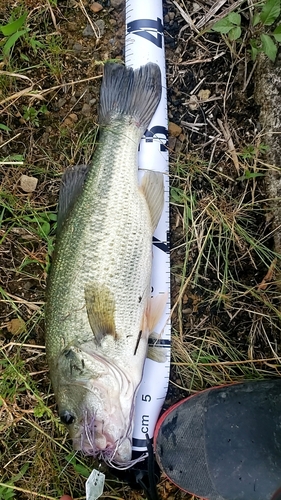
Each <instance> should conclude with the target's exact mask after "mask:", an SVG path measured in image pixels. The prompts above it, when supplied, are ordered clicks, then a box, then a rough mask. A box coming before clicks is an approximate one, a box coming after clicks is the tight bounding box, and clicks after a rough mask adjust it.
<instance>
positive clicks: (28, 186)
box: [20, 175, 38, 193]
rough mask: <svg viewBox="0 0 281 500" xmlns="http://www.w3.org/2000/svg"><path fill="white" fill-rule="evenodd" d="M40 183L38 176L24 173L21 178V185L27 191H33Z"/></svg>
mask: <svg viewBox="0 0 281 500" xmlns="http://www.w3.org/2000/svg"><path fill="white" fill-rule="evenodd" d="M37 184H38V179H36V177H30V176H29V175H22V176H21V178H20V187H21V189H22V190H23V191H24V192H25V193H33V191H35V189H36V187H37Z"/></svg>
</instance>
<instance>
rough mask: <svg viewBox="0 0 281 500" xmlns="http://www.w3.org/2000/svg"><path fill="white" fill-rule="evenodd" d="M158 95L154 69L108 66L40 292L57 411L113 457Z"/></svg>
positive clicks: (125, 399)
mask: <svg viewBox="0 0 281 500" xmlns="http://www.w3.org/2000/svg"><path fill="white" fill-rule="evenodd" d="M142 93H143V95H142ZM160 97H161V76H160V70H159V68H158V66H156V65H153V64H148V65H147V66H145V67H143V68H142V69H140V70H139V71H135V72H134V71H133V70H131V69H127V68H124V67H122V66H120V65H112V64H111V65H108V67H106V68H105V77H104V81H103V84H102V89H101V113H100V114H101V122H102V123H101V125H102V131H101V136H100V141H99V146H98V148H97V150H96V152H95V155H94V161H93V164H92V165H91V166H90V167H89V170H88V173H87V175H86V179H85V181H84V183H83V185H77V189H76V191H77V193H76V195H73V194H72V195H71V197H72V198H73V199H72V200H70V202H69V208H68V210H67V211H66V214H65V220H64V221H63V222H62V227H61V229H60V234H59V235H58V238H57V244H56V251H55V256H54V260H53V263H52V269H51V274H50V278H49V283H48V291H47V301H46V352H47V358H48V363H49V367H50V375H51V380H52V384H53V388H54V392H55V395H56V399H57V402H58V406H59V413H60V416H61V418H62V420H63V421H64V422H65V423H66V424H68V427H69V431H70V434H71V437H72V439H73V444H74V447H75V448H76V449H82V450H83V451H84V452H86V453H89V454H93V455H98V454H99V455H100V456H103V458H105V459H106V458H108V457H109V459H110V460H111V461H113V462H116V463H117V464H118V463H129V461H130V457H131V432H132V418H133V410H134V399H135V393H136V389H137V387H138V385H139V383H140V380H141V375H142V370H143V364H144V360H145V356H146V351H147V339H148V334H149V331H148V315H149V296H150V278H151V265H152V241H151V239H152V234H153V230H154V227H153V226H154V225H155V220H158V219H159V217H160V214H161V210H162V206H163V199H162V198H163V179H162V175H161V174H160V175H159V174H155V173H153V172H152V173H149V172H148V173H147V174H145V177H144V182H143V184H142V186H140V185H139V182H138V175H137V172H138V169H137V150H138V144H139V141H140V138H141V136H142V134H143V133H144V131H145V129H146V128H147V126H148V124H149V121H150V119H151V117H152V115H153V113H154V111H155V109H156V107H157V105H158V102H159V99H160ZM138 101H139V103H138ZM77 174H78V172H77ZM160 177H161V178H160ZM74 178H75V176H73V175H72V177H71V178H70V179H71V182H73V181H74ZM65 186H67V180H66V181H65ZM72 187H73V186H72ZM72 187H71V189H72ZM64 189H65V191H67V189H66V187H65V188H64ZM73 192H74V193H75V189H73Z"/></svg>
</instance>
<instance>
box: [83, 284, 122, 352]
mask: <svg viewBox="0 0 281 500" xmlns="http://www.w3.org/2000/svg"><path fill="white" fill-rule="evenodd" d="M85 302H86V309H87V314H88V319H89V323H90V326H91V329H92V331H93V334H94V337H95V341H96V343H97V344H100V343H101V341H102V339H103V338H104V337H105V336H106V335H112V336H113V337H114V338H115V339H116V337H117V335H116V328H115V321H114V313H115V300H114V296H113V294H112V292H111V291H110V290H109V288H108V287H107V286H106V285H104V284H100V283H97V282H94V283H89V284H88V285H86V287H85Z"/></svg>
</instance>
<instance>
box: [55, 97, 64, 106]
mask: <svg viewBox="0 0 281 500" xmlns="http://www.w3.org/2000/svg"><path fill="white" fill-rule="evenodd" d="M65 103H66V99H65V97H61V98H60V99H59V100H58V102H57V105H58V108H62V107H63V106H64V105H65Z"/></svg>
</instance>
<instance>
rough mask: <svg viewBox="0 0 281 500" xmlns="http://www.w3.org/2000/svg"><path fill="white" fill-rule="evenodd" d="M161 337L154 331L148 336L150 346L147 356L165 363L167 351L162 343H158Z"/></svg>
mask: <svg viewBox="0 0 281 500" xmlns="http://www.w3.org/2000/svg"><path fill="white" fill-rule="evenodd" d="M159 339H160V335H158V334H157V333H155V332H152V333H151V334H150V335H149V338H148V348H147V355H146V357H147V358H149V359H152V361H156V362H157V363H165V361H166V353H165V351H164V349H163V346H161V344H159V343H157V342H158V340H159Z"/></svg>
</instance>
